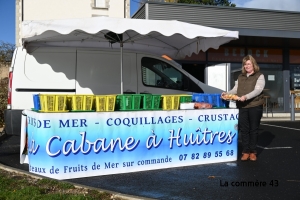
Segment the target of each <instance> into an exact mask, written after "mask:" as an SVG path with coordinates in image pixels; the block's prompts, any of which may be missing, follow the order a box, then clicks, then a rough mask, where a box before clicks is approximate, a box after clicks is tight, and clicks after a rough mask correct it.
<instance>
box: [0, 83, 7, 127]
mask: <svg viewBox="0 0 300 200" xmlns="http://www.w3.org/2000/svg"><path fill="white" fill-rule="evenodd" d="M7 88H8V78H4V79H0V128H1V127H2V126H3V125H4V110H5V109H6V105H7Z"/></svg>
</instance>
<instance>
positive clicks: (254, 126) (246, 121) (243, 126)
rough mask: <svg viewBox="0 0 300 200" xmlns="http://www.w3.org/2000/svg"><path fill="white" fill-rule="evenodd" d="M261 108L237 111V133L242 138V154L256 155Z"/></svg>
mask: <svg viewBox="0 0 300 200" xmlns="http://www.w3.org/2000/svg"><path fill="white" fill-rule="evenodd" d="M262 114H263V106H262V105H260V106H256V107H251V108H240V109H239V119H238V124H239V133H240V135H241V136H242V146H243V151H242V153H255V154H256V153H257V152H256V146H257V135H258V128H259V125H260V120H261V117H262Z"/></svg>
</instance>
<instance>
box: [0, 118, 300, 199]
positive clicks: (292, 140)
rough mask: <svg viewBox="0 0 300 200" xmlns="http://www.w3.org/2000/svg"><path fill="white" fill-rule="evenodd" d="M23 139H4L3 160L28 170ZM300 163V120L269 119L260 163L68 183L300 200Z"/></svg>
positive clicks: (151, 193) (163, 195)
mask: <svg viewBox="0 0 300 200" xmlns="http://www.w3.org/2000/svg"><path fill="white" fill-rule="evenodd" d="M287 120H288V119H287ZM19 139H20V138H19V137H17V136H12V137H9V138H6V139H5V140H2V141H1V143H0V163H1V164H4V165H7V166H11V167H14V168H17V169H21V170H24V171H28V165H21V164H19ZM239 146H240V143H239ZM239 149H240V148H239ZM299 167H300V121H298V120H297V121H294V122H291V121H274V120H273V121H268V120H263V121H262V123H261V129H260V134H259V148H258V161H257V162H250V161H247V162H241V161H236V162H229V163H217V164H207V165H197V166H190V167H179V168H172V169H163V170H152V171H145V172H135V173H127V174H118V175H106V176H97V177H88V178H79V179H71V180H68V181H69V182H72V183H78V184H82V185H86V186H90V187H95V188H100V189H105V190H109V191H114V192H116V193H121V194H128V195H134V196H138V197H139V199H146V198H152V199H180V200H194V199H254V198H259V199H300V169H299ZM252 184H254V186H252ZM255 184H258V185H256V186H255Z"/></svg>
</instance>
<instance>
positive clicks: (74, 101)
mask: <svg viewBox="0 0 300 200" xmlns="http://www.w3.org/2000/svg"><path fill="white" fill-rule="evenodd" d="M93 101H94V95H69V96H68V97H67V105H68V108H69V110H71V111H72V112H76V111H93V110H92V108H93Z"/></svg>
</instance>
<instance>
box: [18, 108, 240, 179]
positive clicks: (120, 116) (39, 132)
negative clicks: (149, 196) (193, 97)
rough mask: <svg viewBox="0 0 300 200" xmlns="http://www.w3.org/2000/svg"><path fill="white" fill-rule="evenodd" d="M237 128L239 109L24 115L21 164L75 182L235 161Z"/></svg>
mask: <svg viewBox="0 0 300 200" xmlns="http://www.w3.org/2000/svg"><path fill="white" fill-rule="evenodd" d="M237 123H238V109H202V110H173V111H132V112H124V111H123V112H67V113H38V112H33V111H29V110H24V111H23V117H22V133H21V145H20V146H21V149H20V156H21V157H20V158H21V159H20V162H21V163H28V164H29V171H30V172H32V173H35V174H39V175H42V176H46V177H50V178H54V179H70V178H79V177H89V176H99V175H106V174H118V173H127V172H137V171H145V170H153V169H163V168H171V167H181V166H189V165H199V164H207V163H217V162H228V161H235V160H237V141H238V130H237ZM26 138H28V140H26ZM26 141H28V145H26ZM26 146H28V148H27V151H26ZM27 153H28V154H27ZM27 156H28V157H27ZM27 158H28V159H27Z"/></svg>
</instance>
